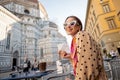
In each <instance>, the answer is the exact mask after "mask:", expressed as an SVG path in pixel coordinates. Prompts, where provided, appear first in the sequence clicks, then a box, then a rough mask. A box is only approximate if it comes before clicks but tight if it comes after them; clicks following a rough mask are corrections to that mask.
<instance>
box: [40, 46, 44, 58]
mask: <svg viewBox="0 0 120 80" xmlns="http://www.w3.org/2000/svg"><path fill="white" fill-rule="evenodd" d="M40 57H41V58H43V48H41V49H40Z"/></svg>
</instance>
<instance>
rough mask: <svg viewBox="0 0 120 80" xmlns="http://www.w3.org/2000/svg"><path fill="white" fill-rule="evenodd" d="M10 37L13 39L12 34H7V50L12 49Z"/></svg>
mask: <svg viewBox="0 0 120 80" xmlns="http://www.w3.org/2000/svg"><path fill="white" fill-rule="evenodd" d="M10 37H11V34H10V33H8V34H7V43H6V49H10Z"/></svg>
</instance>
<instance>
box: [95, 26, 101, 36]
mask: <svg viewBox="0 0 120 80" xmlns="http://www.w3.org/2000/svg"><path fill="white" fill-rule="evenodd" d="M96 27H97V31H98V36H99V35H100V28H99V25H98V24H97V26H96Z"/></svg>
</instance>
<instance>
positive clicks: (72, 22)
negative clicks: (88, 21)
mask: <svg viewBox="0 0 120 80" xmlns="http://www.w3.org/2000/svg"><path fill="white" fill-rule="evenodd" d="M63 25H64V29H66V28H67V27H68V26H69V27H74V26H75V25H79V24H78V23H77V21H75V20H74V21H71V22H68V23H64V24H63Z"/></svg>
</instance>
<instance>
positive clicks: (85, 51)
mask: <svg viewBox="0 0 120 80" xmlns="http://www.w3.org/2000/svg"><path fill="white" fill-rule="evenodd" d="M64 29H65V31H66V33H67V34H68V35H71V37H72V42H71V52H70V53H67V52H65V51H62V50H60V51H59V55H60V56H61V57H62V58H67V59H69V60H70V61H71V63H72V66H73V70H74V76H75V80H108V79H107V76H106V73H105V70H104V65H103V59H102V55H101V52H100V48H99V45H98V44H97V43H96V42H95V40H94V39H93V38H92V37H91V36H90V35H89V34H88V33H87V32H85V31H83V30H82V23H81V21H80V19H79V18H77V17H76V16H68V17H67V18H66V20H65V22H64Z"/></svg>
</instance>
